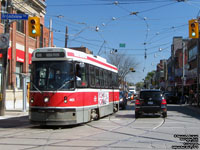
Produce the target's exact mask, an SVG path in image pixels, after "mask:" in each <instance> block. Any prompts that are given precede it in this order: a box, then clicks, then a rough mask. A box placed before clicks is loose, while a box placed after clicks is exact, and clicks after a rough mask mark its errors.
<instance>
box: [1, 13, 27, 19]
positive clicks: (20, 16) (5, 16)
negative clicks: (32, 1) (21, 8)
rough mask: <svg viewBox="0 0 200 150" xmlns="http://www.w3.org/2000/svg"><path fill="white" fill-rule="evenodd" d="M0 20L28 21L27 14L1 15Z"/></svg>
mask: <svg viewBox="0 0 200 150" xmlns="http://www.w3.org/2000/svg"><path fill="white" fill-rule="evenodd" d="M1 19H10V20H28V15H27V14H1Z"/></svg>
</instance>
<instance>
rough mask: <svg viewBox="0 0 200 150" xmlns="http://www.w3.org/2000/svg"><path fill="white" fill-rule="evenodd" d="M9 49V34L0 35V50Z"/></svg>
mask: <svg viewBox="0 0 200 150" xmlns="http://www.w3.org/2000/svg"><path fill="white" fill-rule="evenodd" d="M8 47H9V34H8V33H4V34H0V49H5V48H8Z"/></svg>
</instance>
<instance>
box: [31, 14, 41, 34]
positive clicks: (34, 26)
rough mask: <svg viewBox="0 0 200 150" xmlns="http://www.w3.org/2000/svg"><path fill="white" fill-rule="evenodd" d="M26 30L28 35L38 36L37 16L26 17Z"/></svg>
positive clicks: (38, 20)
mask: <svg viewBox="0 0 200 150" xmlns="http://www.w3.org/2000/svg"><path fill="white" fill-rule="evenodd" d="M28 27H29V28H28V30H29V36H31V37H37V36H40V18H39V17H36V16H35V17H29V18H28Z"/></svg>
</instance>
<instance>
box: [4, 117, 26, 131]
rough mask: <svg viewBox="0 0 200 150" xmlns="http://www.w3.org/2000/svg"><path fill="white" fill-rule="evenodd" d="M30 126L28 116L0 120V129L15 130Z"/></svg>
mask: <svg viewBox="0 0 200 150" xmlns="http://www.w3.org/2000/svg"><path fill="white" fill-rule="evenodd" d="M27 125H30V123H29V119H28V116H22V117H14V118H8V119H2V120H0V128H15V127H24V126H27Z"/></svg>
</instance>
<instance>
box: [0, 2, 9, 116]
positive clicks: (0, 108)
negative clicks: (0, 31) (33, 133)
mask: <svg viewBox="0 0 200 150" xmlns="http://www.w3.org/2000/svg"><path fill="white" fill-rule="evenodd" d="M6 2H7V3H6V12H7V13H8V14H9V13H11V0H7V1H6ZM9 32H10V23H9V19H7V20H6V21H5V25H4V33H7V34H9ZM8 39H9V38H8ZM8 48H9V46H8V47H7V48H5V49H3V50H2V54H3V58H2V59H3V62H2V85H1V89H2V90H1V94H2V98H1V99H0V116H4V115H5V101H6V84H7V74H8V73H7V71H8V66H7V64H8Z"/></svg>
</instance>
